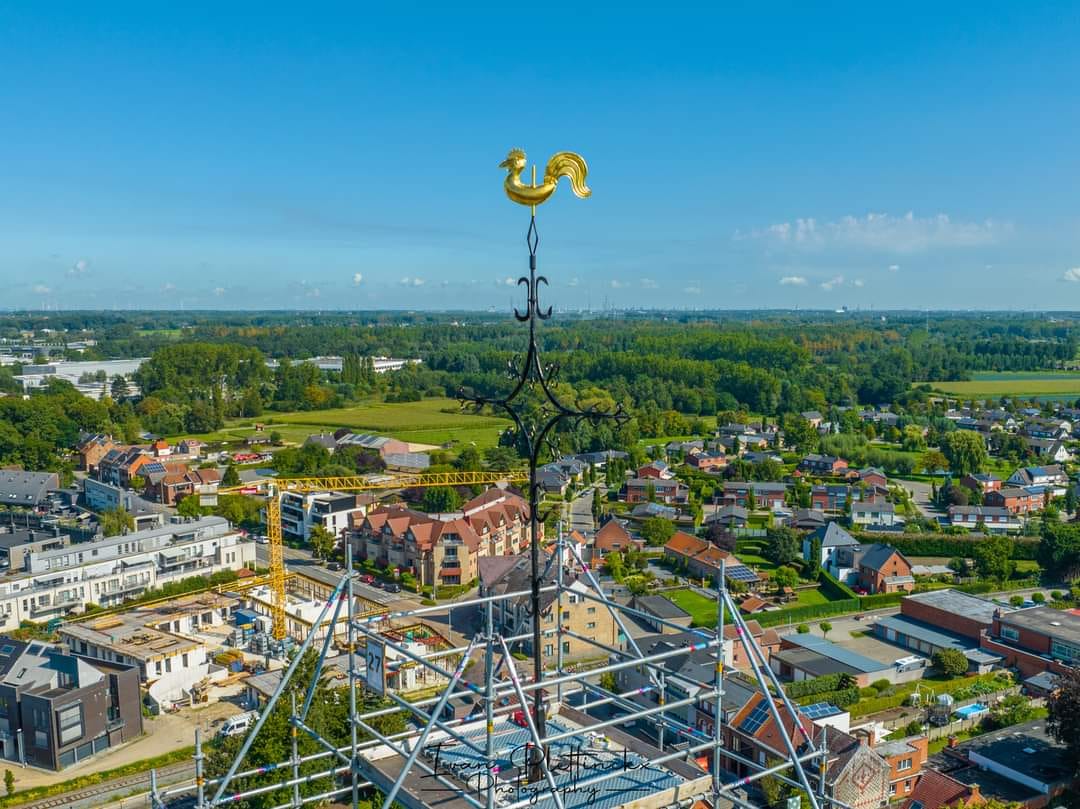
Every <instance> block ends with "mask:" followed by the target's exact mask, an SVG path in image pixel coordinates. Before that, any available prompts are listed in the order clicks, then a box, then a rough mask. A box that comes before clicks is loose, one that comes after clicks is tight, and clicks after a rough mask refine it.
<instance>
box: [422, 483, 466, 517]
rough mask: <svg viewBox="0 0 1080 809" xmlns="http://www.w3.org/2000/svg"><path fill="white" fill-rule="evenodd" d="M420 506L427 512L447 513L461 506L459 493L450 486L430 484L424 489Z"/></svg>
mask: <svg viewBox="0 0 1080 809" xmlns="http://www.w3.org/2000/svg"><path fill="white" fill-rule="evenodd" d="M420 508H421V509H422V510H424V511H426V512H428V513H429V514H448V513H450V512H452V511H457V510H458V509H459V508H461V495H460V494H458V493H457V489H455V488H453V487H451V486H432V487H431V488H428V489H424V497H423V499H422V500H421V501H420Z"/></svg>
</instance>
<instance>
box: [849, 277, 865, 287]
mask: <svg viewBox="0 0 1080 809" xmlns="http://www.w3.org/2000/svg"><path fill="white" fill-rule="evenodd" d="M851 283H853V284H854V285H855V286H857V287H861V286H863V279H861V278H856V279H855V280H854V281H852V282H851Z"/></svg>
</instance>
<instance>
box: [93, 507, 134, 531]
mask: <svg viewBox="0 0 1080 809" xmlns="http://www.w3.org/2000/svg"><path fill="white" fill-rule="evenodd" d="M99 522H100V523H101V533H102V534H103V535H104V536H107V537H115V536H119V535H120V534H126V533H127V532H128V531H134V530H135V518H134V517H132V516H131V514H130V513H128V510H127V509H125V508H111V509H108V510H107V511H103V512H101V515H100V517H99Z"/></svg>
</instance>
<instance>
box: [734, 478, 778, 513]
mask: <svg viewBox="0 0 1080 809" xmlns="http://www.w3.org/2000/svg"><path fill="white" fill-rule="evenodd" d="M787 492H788V485H787V484H786V483H773V482H748V481H738V480H734V481H727V482H726V483H724V489H723V494H722V495H721V498H722V504H723V505H725V506H740V507H742V508H759V509H768V510H769V511H771V510H773V509H775V508H778V507H780V506H783V505H784V501H785V500H786V498H787ZM751 493H753V500H754V502H753V503H750V499H751V498H750V495H751Z"/></svg>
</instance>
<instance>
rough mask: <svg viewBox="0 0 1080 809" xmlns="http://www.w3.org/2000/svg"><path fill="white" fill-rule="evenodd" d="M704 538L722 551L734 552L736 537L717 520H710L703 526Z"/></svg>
mask: <svg viewBox="0 0 1080 809" xmlns="http://www.w3.org/2000/svg"><path fill="white" fill-rule="evenodd" d="M705 539H706V540H708V541H709V542H711V543H712V544H713V545H715V546H716V547H718V548H719V549H720V550H722V551H727V552H729V553H735V545H736V544H737V537H736V536H735V534H733V533H732V532H731V531H729V530H728V529H727V528H725V527H724V526H722V525H721V524H720V523H718V522H715V521H714V522H711V523H709V524H708V525H707V526H706V527H705Z"/></svg>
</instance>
